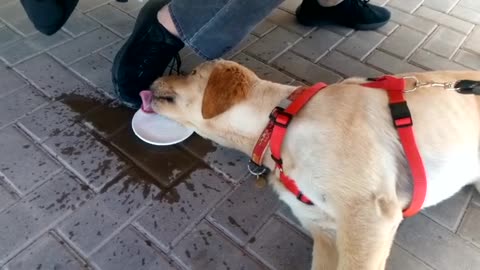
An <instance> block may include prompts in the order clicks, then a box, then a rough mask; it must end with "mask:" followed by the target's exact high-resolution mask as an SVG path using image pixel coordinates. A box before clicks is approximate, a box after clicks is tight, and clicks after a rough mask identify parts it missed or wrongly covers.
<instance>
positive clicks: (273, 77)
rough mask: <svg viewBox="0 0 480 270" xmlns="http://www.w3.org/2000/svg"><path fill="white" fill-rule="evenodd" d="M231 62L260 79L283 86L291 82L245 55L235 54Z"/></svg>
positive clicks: (281, 74)
mask: <svg viewBox="0 0 480 270" xmlns="http://www.w3.org/2000/svg"><path fill="white" fill-rule="evenodd" d="M232 60H233V61H235V62H237V63H240V64H241V65H244V66H246V67H247V68H249V69H251V70H253V71H254V72H255V74H257V76H259V77H260V78H261V79H264V80H269V81H273V82H277V83H285V84H286V83H290V82H292V81H293V79H292V78H291V77H289V76H287V75H285V74H284V73H282V72H280V71H278V70H276V69H274V68H272V67H270V66H268V65H266V64H264V63H262V62H260V61H258V60H256V59H255V58H253V57H250V56H248V55H246V54H243V53H240V54H237V55H236V56H235V57H234V58H233V59H232Z"/></svg>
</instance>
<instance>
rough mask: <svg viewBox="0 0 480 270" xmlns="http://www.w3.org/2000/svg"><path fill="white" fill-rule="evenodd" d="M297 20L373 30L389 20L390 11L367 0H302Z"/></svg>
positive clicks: (312, 23) (304, 23)
mask: <svg viewBox="0 0 480 270" xmlns="http://www.w3.org/2000/svg"><path fill="white" fill-rule="evenodd" d="M296 13H297V14H296V15H297V20H298V22H299V23H300V24H303V25H307V26H321V25H324V24H332V23H333V24H339V25H343V26H346V27H351V28H354V29H357V30H373V29H377V28H379V27H381V26H383V25H385V24H386V23H387V22H388V20H390V12H389V11H388V10H387V9H386V8H383V7H379V6H375V5H372V4H369V3H368V0H303V2H302V4H301V5H300V6H299V7H298V9H297V12H296Z"/></svg>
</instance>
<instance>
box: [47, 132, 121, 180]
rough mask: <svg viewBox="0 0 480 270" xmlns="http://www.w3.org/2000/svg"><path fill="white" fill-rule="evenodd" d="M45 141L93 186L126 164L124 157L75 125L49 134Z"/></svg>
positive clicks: (113, 174) (49, 147) (60, 158)
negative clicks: (52, 134)
mask: <svg viewBox="0 0 480 270" xmlns="http://www.w3.org/2000/svg"><path fill="white" fill-rule="evenodd" d="M45 144H46V147H48V149H49V150H50V151H51V152H52V153H53V154H54V155H56V157H57V158H58V159H59V160H61V161H62V162H63V163H65V164H66V165H67V166H69V167H70V168H72V170H74V171H75V172H76V173H77V174H78V175H79V176H81V178H82V180H83V181H85V182H86V183H88V184H90V185H91V186H93V187H94V188H100V187H102V186H103V185H104V184H106V183H108V182H110V180H112V179H113V178H114V177H115V176H117V175H118V174H119V173H120V172H121V170H122V169H124V168H126V167H127V163H126V161H124V160H123V159H122V158H120V157H119V156H118V155H117V154H116V153H115V152H113V151H112V149H110V148H109V147H107V146H106V145H104V144H103V143H101V142H100V141H98V140H97V139H95V137H93V136H92V135H91V134H90V133H88V130H87V129H86V128H83V127H80V126H78V125H73V126H71V127H69V128H67V129H65V130H63V131H62V132H60V133H59V134H58V135H55V136H53V137H51V138H49V139H48V140H47V141H45Z"/></svg>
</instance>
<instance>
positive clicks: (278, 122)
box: [270, 83, 327, 205]
mask: <svg viewBox="0 0 480 270" xmlns="http://www.w3.org/2000/svg"><path fill="white" fill-rule="evenodd" d="M326 86H327V85H326V84H324V83H317V84H315V85H314V86H312V87H309V88H306V89H302V90H303V91H299V92H298V94H297V96H296V97H294V99H293V101H292V103H291V104H290V105H289V106H288V107H287V108H286V109H280V108H278V107H277V108H276V109H275V110H274V111H273V113H272V116H273V117H272V122H273V131H272V138H271V141H270V151H271V152H272V159H273V160H274V161H275V164H276V166H275V168H276V169H278V170H279V172H280V181H281V182H282V183H283V185H284V186H285V187H286V188H287V189H288V190H289V191H290V192H292V193H293V194H294V195H295V196H296V197H297V199H298V200H300V201H301V202H303V203H306V204H309V205H313V203H312V202H311V201H310V199H308V198H307V197H306V196H304V195H303V193H302V192H301V191H300V189H299V188H298V186H297V184H296V183H295V181H294V180H293V179H291V178H290V177H288V176H287V175H286V174H285V173H284V171H283V161H282V158H281V153H282V144H283V140H284V138H285V135H286V134H287V128H288V125H289V124H290V122H291V121H292V118H293V117H294V116H295V115H296V114H297V113H298V112H299V111H300V110H301V109H302V108H303V107H304V106H305V104H307V102H308V101H309V100H310V99H311V98H312V97H313V96H314V95H315V94H316V93H318V92H319V91H320V90H322V89H323V88H325V87H326Z"/></svg>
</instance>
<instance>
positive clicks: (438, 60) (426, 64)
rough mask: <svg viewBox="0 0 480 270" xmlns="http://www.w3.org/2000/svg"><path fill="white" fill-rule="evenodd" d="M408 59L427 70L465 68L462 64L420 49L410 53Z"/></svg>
mask: <svg viewBox="0 0 480 270" xmlns="http://www.w3.org/2000/svg"><path fill="white" fill-rule="evenodd" d="M410 61H411V62H413V63H415V64H416V65H418V66H420V67H423V68H425V69H429V70H442V69H443V70H467V68H466V67H464V66H461V65H459V64H456V63H454V62H451V61H448V59H445V58H442V57H440V56H438V55H435V54H433V53H430V52H427V51H425V50H421V49H419V50H417V51H416V52H415V53H414V54H413V55H412V57H411V59H410Z"/></svg>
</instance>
